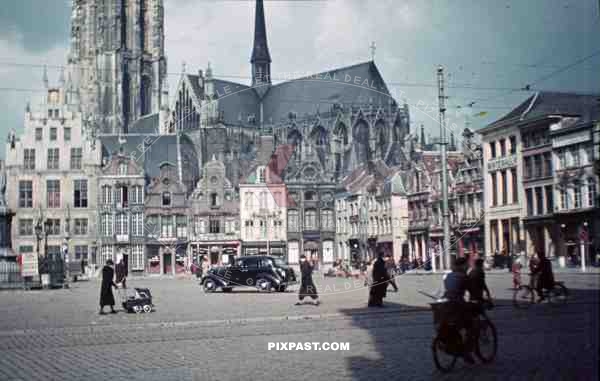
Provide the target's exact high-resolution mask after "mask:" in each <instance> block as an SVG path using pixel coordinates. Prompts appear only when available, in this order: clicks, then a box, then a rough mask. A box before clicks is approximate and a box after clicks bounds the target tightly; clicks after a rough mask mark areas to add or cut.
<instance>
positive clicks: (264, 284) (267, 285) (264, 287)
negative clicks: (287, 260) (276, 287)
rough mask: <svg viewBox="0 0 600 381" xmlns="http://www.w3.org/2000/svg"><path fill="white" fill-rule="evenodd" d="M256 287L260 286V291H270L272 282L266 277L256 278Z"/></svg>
mask: <svg viewBox="0 0 600 381" xmlns="http://www.w3.org/2000/svg"><path fill="white" fill-rule="evenodd" d="M256 288H258V291H267V292H270V291H271V282H270V281H269V280H268V279H265V278H258V279H257V280H256Z"/></svg>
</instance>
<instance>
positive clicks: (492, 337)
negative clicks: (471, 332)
mask: <svg viewBox="0 0 600 381" xmlns="http://www.w3.org/2000/svg"><path fill="white" fill-rule="evenodd" d="M497 350H498V335H497V333H496V327H495V326H494V323H492V322H491V321H490V320H488V319H483V320H480V321H479V332H478V333H477V342H476V343H475V354H476V355H477V357H479V359H480V360H481V361H482V362H484V363H489V362H491V361H492V360H494V358H496V351H497Z"/></svg>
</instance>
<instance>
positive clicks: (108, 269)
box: [100, 259, 117, 315]
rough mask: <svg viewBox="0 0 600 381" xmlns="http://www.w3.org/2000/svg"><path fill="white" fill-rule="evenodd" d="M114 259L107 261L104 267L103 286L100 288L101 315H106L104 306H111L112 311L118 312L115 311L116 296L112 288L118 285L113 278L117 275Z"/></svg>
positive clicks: (113, 312)
mask: <svg viewBox="0 0 600 381" xmlns="http://www.w3.org/2000/svg"><path fill="white" fill-rule="evenodd" d="M112 266H113V261H112V260H111V259H109V260H108V261H106V265H105V266H104V267H103V268H102V286H101V288H100V315H104V314H105V313H106V312H104V306H110V313H112V314H116V313H117V311H115V297H114V296H113V292H112V288H113V287H115V288H116V287H117V285H116V284H115V282H113V278H114V276H115V270H113V268H112Z"/></svg>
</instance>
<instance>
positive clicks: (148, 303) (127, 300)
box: [121, 287, 154, 314]
mask: <svg viewBox="0 0 600 381" xmlns="http://www.w3.org/2000/svg"><path fill="white" fill-rule="evenodd" d="M121 290H122V291H121V298H122V300H123V308H124V309H125V310H126V311H127V312H135V313H137V314H139V313H141V312H151V311H152V308H154V304H152V294H151V293H150V289H148V288H137V287H135V288H133V289H129V288H126V289H121Z"/></svg>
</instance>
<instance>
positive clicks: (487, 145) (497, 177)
mask: <svg viewBox="0 0 600 381" xmlns="http://www.w3.org/2000/svg"><path fill="white" fill-rule="evenodd" d="M521 107H522V106H519V107H518V108H517V109H515V111H513V112H511V113H509V114H508V115H507V116H505V117H504V118H502V119H500V120H498V121H496V122H494V123H492V124H490V125H488V126H486V127H484V128H482V129H480V130H478V131H477V132H478V133H479V134H481V143H482V146H483V182H484V206H483V208H484V237H485V241H484V247H485V251H484V254H485V255H486V256H487V255H493V254H495V253H498V254H509V253H513V254H516V253H517V252H519V251H520V249H521V247H522V240H523V239H524V233H523V226H522V221H521V219H522V218H523V217H524V214H523V213H524V210H523V207H522V202H521V201H522V200H523V185H522V182H521V179H522V176H523V175H522V173H523V169H522V163H523V158H522V153H521V147H520V144H521V137H520V130H519V122H520V121H521V118H522V115H521V114H522V113H523V110H522V109H521ZM519 111H520V112H519Z"/></svg>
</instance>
